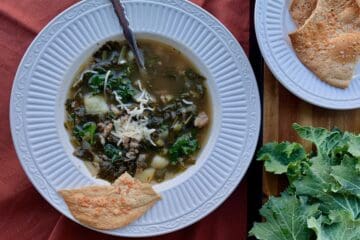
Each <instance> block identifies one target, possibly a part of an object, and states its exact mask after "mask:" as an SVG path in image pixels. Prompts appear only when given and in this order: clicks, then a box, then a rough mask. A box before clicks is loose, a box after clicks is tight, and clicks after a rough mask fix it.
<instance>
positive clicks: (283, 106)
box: [263, 66, 360, 198]
mask: <svg viewBox="0 0 360 240" xmlns="http://www.w3.org/2000/svg"><path fill="white" fill-rule="evenodd" d="M263 112H264V124H263V142H264V143H267V142H274V141H276V142H280V141H294V142H299V143H302V144H303V145H304V146H305V147H306V148H307V149H308V150H309V149H310V148H311V144H309V143H308V142H305V141H302V140H301V139H300V138H299V137H298V136H297V135H296V133H295V132H294V131H293V130H292V127H291V125H292V124H293V123H294V122H297V123H299V124H302V125H311V126H314V127H325V128H333V127H338V128H340V129H342V130H347V131H352V132H357V133H360V109H359V110H350V111H336V110H327V109H323V108H320V107H316V106H313V105H311V104H309V103H306V102H304V101H302V100H301V99H299V98H297V97H296V96H294V95H293V94H291V93H290V92H289V91H288V90H286V89H285V88H284V87H283V86H282V85H281V84H280V83H279V82H278V81H277V80H276V79H275V78H274V76H273V75H272V74H271V72H270V70H269V69H268V68H267V67H266V66H265V70H264V111H263ZM286 185H287V182H286V179H284V178H281V177H278V176H274V175H272V174H269V173H266V172H265V171H264V173H263V192H264V195H265V198H267V197H268V196H269V195H278V194H279V193H280V192H281V191H283V190H284V188H285V186H286Z"/></svg>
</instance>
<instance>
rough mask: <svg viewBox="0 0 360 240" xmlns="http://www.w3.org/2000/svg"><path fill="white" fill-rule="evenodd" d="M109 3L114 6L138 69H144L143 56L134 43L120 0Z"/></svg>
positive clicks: (133, 36)
mask: <svg viewBox="0 0 360 240" xmlns="http://www.w3.org/2000/svg"><path fill="white" fill-rule="evenodd" d="M111 3H112V5H113V7H114V10H115V13H116V16H117V17H118V19H119V22H120V26H121V27H122V29H123V33H124V36H125V39H126V40H127V41H128V43H129V45H130V48H131V51H132V52H133V53H134V55H135V59H136V63H137V65H138V67H139V69H140V70H145V63H144V56H143V54H142V53H141V52H140V50H139V48H138V45H137V43H136V39H135V35H134V33H133V31H132V30H131V29H130V26H129V21H128V19H127V18H126V15H125V9H124V6H123V5H122V3H121V2H120V0H111Z"/></svg>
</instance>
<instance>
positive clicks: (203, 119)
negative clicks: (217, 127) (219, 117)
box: [194, 112, 209, 128]
mask: <svg viewBox="0 0 360 240" xmlns="http://www.w3.org/2000/svg"><path fill="white" fill-rule="evenodd" d="M208 122H209V117H208V115H207V114H206V113H205V112H201V113H199V115H197V117H196V118H195V120H194V126H195V127H197V128H203V127H205V126H206V124H208Z"/></svg>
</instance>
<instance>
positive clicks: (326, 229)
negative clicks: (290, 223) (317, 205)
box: [307, 211, 360, 240]
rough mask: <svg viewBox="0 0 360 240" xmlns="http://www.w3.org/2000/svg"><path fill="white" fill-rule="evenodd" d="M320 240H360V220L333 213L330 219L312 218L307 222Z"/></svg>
mask: <svg viewBox="0 0 360 240" xmlns="http://www.w3.org/2000/svg"><path fill="white" fill-rule="evenodd" d="M307 224H308V227H309V228H310V229H313V230H314V232H315V233H316V236H317V239H318V240H340V239H344V240H345V239H346V240H358V239H359V238H360V237H359V236H360V220H359V219H358V220H354V219H353V218H352V217H351V216H350V215H349V214H348V213H346V212H343V211H333V212H331V213H330V214H329V216H328V217H325V216H320V217H318V218H315V217H311V218H310V219H309V220H308V221H307Z"/></svg>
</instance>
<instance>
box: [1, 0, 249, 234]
mask: <svg viewBox="0 0 360 240" xmlns="http://www.w3.org/2000/svg"><path fill="white" fill-rule="evenodd" d="M75 2H76V0H62V1H54V0H21V1H14V0H1V1H0V77H1V79H0V86H1V87H0V120H1V121H0V163H1V166H0V240H7V239H11V240H13V239H21V240H27V239H49V240H63V239H67V240H71V239H74V240H79V239H87V240H92V239H115V237H111V236H107V235H103V234H100V233H97V232H95V231H92V230H89V229H87V228H84V227H82V226H80V225H78V224H76V223H74V222H72V221H71V220H68V219H67V218H66V217H64V216H62V215H61V214H60V213H59V212H57V211H56V210H55V209H54V208H52V207H51V206H50V205H49V204H48V203H47V202H46V201H45V200H44V199H43V198H42V197H41V196H40V194H39V193H38V192H37V191H36V190H35V189H34V187H33V186H32V185H31V183H30V182H29V180H28V178H27V177H26V176H25V173H24V171H23V170H22V168H21V166H20V164H19V162H18V160H17V157H16V153H15V150H14V146H13V143H12V140H11V135H10V129H9V126H10V125H9V99H10V91H11V86H12V82H13V79H14V76H15V72H16V69H17V66H18V64H19V62H20V60H21V58H22V56H23V54H24V52H25V50H26V48H27V47H28V46H29V44H30V43H31V41H32V40H33V38H34V37H35V36H36V34H37V33H38V32H39V31H40V30H41V29H42V28H43V27H44V26H45V25H46V24H47V23H48V22H49V20H51V19H52V18H53V17H54V16H56V15H57V14H58V13H60V12H61V11H63V10H64V9H66V8H67V7H69V6H71V5H72V4H73V3H75ZM193 2H195V3H196V4H199V5H200V6H202V7H203V8H205V9H207V10H208V11H209V12H211V13H212V14H214V15H215V16H216V17H217V18H218V19H220V21H222V22H223V23H224V24H225V25H226V26H227V27H228V28H229V29H230V31H231V32H232V33H233V34H234V35H235V37H236V38H237V39H238V40H239V42H240V43H241V45H242V46H243V47H244V49H245V51H247V50H248V41H249V15H250V14H249V11H250V0H221V1H220V0H193ZM246 217H247V184H246V181H243V182H242V183H241V184H240V186H239V187H238V188H237V190H236V191H235V192H234V193H233V194H232V196H231V197H230V198H229V199H228V200H226V202H225V203H224V204H222V205H221V206H220V207H219V208H218V209H217V210H216V211H214V212H213V213H212V214H210V215H209V216H208V217H206V218H205V219H203V220H201V221H200V222H198V223H196V224H194V225H192V226H190V227H188V228H186V229H184V230H181V231H178V232H175V233H172V234H168V235H164V236H161V237H156V238H152V239H165V240H166V239H168V240H178V239H179V240H180V239H181V240H183V239H186V240H215V239H216V240H222V239H224V240H232V239H234V240H235V239H236V240H241V239H246V236H247V232H246V231H247V230H246V228H247V221H246ZM116 239H119V238H116Z"/></svg>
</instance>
